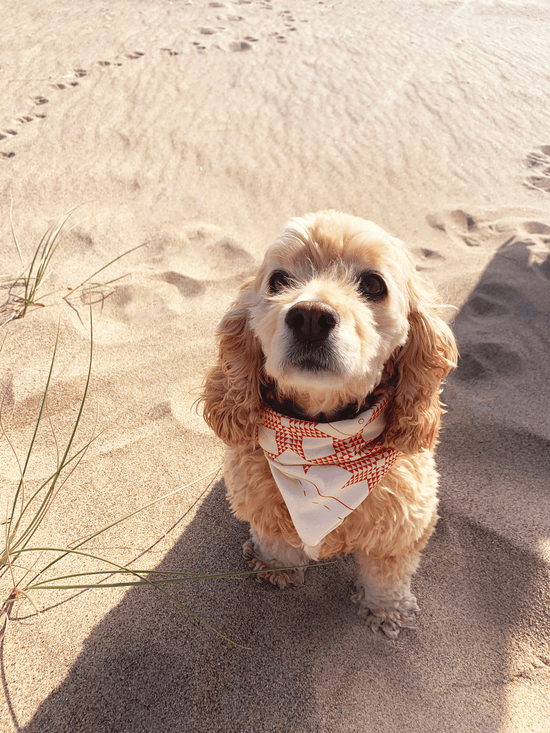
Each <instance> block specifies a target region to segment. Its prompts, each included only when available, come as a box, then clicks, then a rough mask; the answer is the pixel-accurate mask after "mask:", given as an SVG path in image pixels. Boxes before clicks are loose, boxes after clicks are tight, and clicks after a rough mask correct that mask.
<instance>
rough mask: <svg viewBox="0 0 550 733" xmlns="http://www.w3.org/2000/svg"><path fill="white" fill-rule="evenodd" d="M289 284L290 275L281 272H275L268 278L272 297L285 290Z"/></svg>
mask: <svg viewBox="0 0 550 733" xmlns="http://www.w3.org/2000/svg"><path fill="white" fill-rule="evenodd" d="M290 283H291V278H290V275H288V274H287V273H286V272H283V271H282V270H276V271H275V272H274V273H273V275H271V277H270V278H269V292H270V293H271V294H272V295H275V294H276V293H280V292H281V290H283V289H284V288H287V287H288V286H289V285H290Z"/></svg>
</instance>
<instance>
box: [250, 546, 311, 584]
mask: <svg viewBox="0 0 550 733" xmlns="http://www.w3.org/2000/svg"><path fill="white" fill-rule="evenodd" d="M243 557H244V559H245V560H247V561H248V564H249V566H250V567H251V568H252V570H262V571H265V572H260V573H258V574H257V576H256V577H257V580H258V582H261V581H262V580H268V581H269V582H270V583H273V585H276V586H277V587H279V588H286V587H287V586H289V585H301V584H302V583H303V582H304V569H303V568H296V569H293V570H279V569H277V564H278V563H277V561H276V560H273V561H272V562H266V561H265V560H264V559H263V558H262V557H261V556H260V555H259V553H258V552H257V551H256V548H255V547H254V543H253V542H252V540H247V541H246V542H245V543H244V545H243Z"/></svg>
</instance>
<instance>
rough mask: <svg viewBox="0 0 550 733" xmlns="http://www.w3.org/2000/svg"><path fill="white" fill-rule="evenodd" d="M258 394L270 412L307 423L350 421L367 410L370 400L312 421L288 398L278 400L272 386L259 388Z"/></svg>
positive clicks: (267, 385)
mask: <svg viewBox="0 0 550 733" xmlns="http://www.w3.org/2000/svg"><path fill="white" fill-rule="evenodd" d="M260 394H261V396H262V400H263V401H264V402H265V404H266V405H267V406H268V407H271V409H272V410H274V411H275V412H278V413H279V414H280V415H285V416H286V417H291V418H294V419H296V420H306V421H307V422H324V423H327V422H336V421H337V420H352V419H353V418H354V417H356V416H357V415H358V414H359V413H360V412H362V411H363V410H365V409H367V407H368V406H369V402H370V400H369V399H368V398H367V399H365V400H363V402H362V403H361V404H360V405H358V404H357V402H352V403H350V404H349V405H344V407H339V408H338V409H337V410H336V411H335V412H331V413H330V417H329V416H328V415H327V413H324V412H319V413H318V414H317V415H315V419H312V418H311V416H310V415H308V414H307V413H306V412H304V410H302V408H301V407H299V406H298V405H297V404H296V403H295V402H293V401H292V400H291V399H290V398H283V399H279V397H278V396H277V391H276V389H275V386H274V384H273V383H272V382H271V383H267V384H262V385H261V386H260Z"/></svg>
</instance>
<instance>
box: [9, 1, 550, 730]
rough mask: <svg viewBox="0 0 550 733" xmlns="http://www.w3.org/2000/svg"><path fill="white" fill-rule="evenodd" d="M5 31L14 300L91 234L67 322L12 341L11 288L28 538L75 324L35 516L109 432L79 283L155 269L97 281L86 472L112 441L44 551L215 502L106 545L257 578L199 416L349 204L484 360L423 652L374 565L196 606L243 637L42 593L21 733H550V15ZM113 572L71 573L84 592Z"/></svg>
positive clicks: (55, 286)
mask: <svg viewBox="0 0 550 733" xmlns="http://www.w3.org/2000/svg"><path fill="white" fill-rule="evenodd" d="M4 5H5V7H4V8H3V9H2V30H1V38H2V57H1V59H0V99H1V100H2V101H1V105H0V263H1V275H2V278H8V277H12V278H13V277H15V276H17V275H18V274H19V273H20V272H21V270H22V265H21V262H20V260H19V256H18V254H17V250H16V248H15V246H14V243H13V239H12V235H11V228H10V207H11V208H12V219H13V225H14V228H15V230H16V233H17V236H18V239H19V244H20V248H21V252H22V256H23V260H24V261H25V263H26V262H28V261H29V260H30V258H31V257H32V254H33V251H34V249H35V247H36V245H37V243H38V241H39V240H40V237H41V236H42V234H43V233H44V231H45V230H46V229H47V228H48V227H49V226H50V225H51V224H53V223H55V222H56V221H58V220H60V219H61V218H62V217H63V216H64V214H65V213H66V212H68V211H69V210H70V209H71V208H72V207H75V206H76V207H77V208H76V210H75V211H74V212H73V213H72V214H71V217H70V218H69V220H68V221H67V223H66V225H65V227H64V229H63V231H62V235H61V238H60V243H59V247H58V250H57V251H56V253H55V255H54V257H53V258H52V261H51V263H50V268H49V270H50V274H49V277H48V279H47V281H46V282H45V283H44V285H43V287H42V289H41V291H40V293H41V297H40V298H39V299H38V300H39V302H40V303H41V304H42V307H40V306H38V307H35V308H33V309H30V310H29V312H28V313H27V314H26V315H25V317H24V318H20V319H12V320H10V317H11V316H12V315H13V314H14V310H13V300H12V301H11V304H10V303H8V304H7V305H6V304H5V301H6V299H7V297H8V290H7V284H8V281H7V280H2V282H0V286H1V287H2V289H1V290H0V295H1V296H2V298H1V301H2V303H4V305H3V306H2V307H1V308H0V316H1V318H0V323H2V327H1V329H0V342H3V349H2V351H1V353H0V388H1V390H2V426H3V429H4V430H5V432H6V435H7V437H8V438H9V443H8V441H7V439H6V438H3V439H2V440H1V441H0V461H1V464H2V484H1V489H0V500H1V502H2V506H1V510H2V513H3V515H4V513H5V511H6V507H7V505H8V500H9V497H10V496H12V495H13V491H14V487H15V486H16V485H17V480H18V476H19V468H18V464H17V461H16V459H15V457H14V452H13V451H15V453H16V454H17V456H18V457H19V460H20V461H23V460H24V456H25V453H26V450H27V447H28V445H29V441H30V440H31V438H32V432H33V429H34V425H35V422H36V418H37V414H38V411H39V408H40V401H41V398H42V394H43V391H44V386H45V383H46V379H47V375H48V370H49V366H50V362H51V357H52V353H53V349H54V344H55V340H56V333H57V330H58V327H59V344H58V348H57V355H56V362H55V366H54V370H53V376H52V381H51V386H50V392H49V395H50V399H49V410H48V412H49V420H50V423H51V426H50V423H49V422H48V420H47V419H45V420H44V424H43V429H41V430H40V431H39V434H38V437H37V439H36V443H35V449H34V452H33V457H32V459H31V461H30V462H29V467H28V473H27V482H28V486H29V490H30V488H32V486H36V485H37V482H39V481H40V480H44V478H45V477H47V476H48V475H49V474H50V472H51V471H52V470H53V467H54V466H55V463H56V454H57V448H56V441H57V445H58V446H59V450H60V451H61V452H62V450H63V446H64V445H65V443H66V441H67V439H68V435H69V434H70V429H71V425H72V424H73V423H74V419H75V416H76V415H77V411H78V409H79V405H80V399H81V396H82V393H83V390H84V387H85V383H86V374H87V369H88V362H89V354H90V309H89V306H88V305H87V304H86V300H87V298H89V295H90V293H89V291H86V292H83V290H82V289H81V290H79V291H77V292H76V293H73V294H72V295H71V291H70V290H69V288H75V287H76V286H78V285H79V284H80V283H81V282H82V281H83V280H85V279H86V278H88V277H89V276H90V275H92V274H93V273H94V272H95V271H97V270H98V269H100V268H101V267H102V266H103V265H105V264H106V263H107V262H109V261H110V260H112V259H113V258H115V257H118V256H119V255H120V254H122V253H124V252H126V251H127V250H129V249H131V248H133V247H138V246H139V245H143V244H145V245H146V246H144V247H141V248H140V249H137V250H136V251H134V252H132V253H131V254H129V255H127V256H125V257H123V258H121V259H120V260H118V261H117V262H115V263H114V264H113V265H112V266H111V267H110V268H108V269H107V270H105V271H103V272H102V273H101V274H100V275H98V276H97V278H95V280H96V281H101V282H102V283H103V287H101V288H98V289H96V290H94V298H93V299H94V301H95V304H94V305H93V307H92V322H93V364H92V374H91V381H90V389H89V394H88V397H87V401H86V405H85V409H84V413H83V417H82V423H81V428H80V430H79V432H78V434H77V436H76V438H75V444H74V445H75V448H76V449H78V448H80V447H81V446H83V445H84V444H85V443H86V441H88V440H89V439H90V438H91V437H92V436H93V435H95V436H96V438H95V440H94V441H93V442H92V444H91V445H90V447H89V449H88V451H87V452H86V454H85V456H84V458H83V460H82V461H81V463H80V464H79V465H78V467H77V468H76V470H75V471H74V473H73V474H72V475H71V476H70V477H69V478H68V480H67V481H66V483H64V484H63V486H62V487H61V488H60V490H59V493H58V495H57V497H56V499H55V502H54V504H53V505H52V508H51V510H50V512H49V514H48V516H47V519H46V520H45V522H44V524H43V526H42V527H41V528H40V531H39V533H37V535H36V537H35V538H34V540H33V541H34V542H36V543H37V544H36V546H60V547H64V546H66V545H67V544H68V543H71V542H74V541H76V540H78V538H81V537H84V536H86V535H88V534H91V533H93V532H94V531H95V530H97V529H99V528H100V527H102V526H105V525H107V524H110V523H111V522H113V521H114V520H115V519H117V518H119V517H121V516H124V515H125V514H127V513H129V512H131V511H132V510H133V509H135V508H137V507H139V506H142V505H144V504H146V503H147V502H150V501H153V500H155V499H156V498H159V497H161V496H163V495H164V494H167V493H169V492H172V491H174V490H175V489H178V488H180V487H187V488H183V489H182V490H181V491H180V492H179V493H176V494H174V495H172V496H171V497H169V498H168V499H166V500H164V501H163V502H160V503H158V504H156V505H155V506H153V507H151V508H150V509H148V510H147V511H146V512H144V513H142V514H139V515H137V516H135V517H133V518H132V519H130V520H128V521H127V522H125V523H124V524H122V525H118V526H117V527H116V528H113V529H112V530H110V531H109V532H107V533H105V534H103V535H100V536H98V537H97V538H96V539H94V540H93V541H92V542H90V543H89V548H90V551H92V550H93V552H94V553H95V554H97V555H101V556H103V557H107V558H109V559H110V560H111V561H113V562H118V563H121V564H123V563H130V562H132V563H133V564H132V567H134V568H149V569H154V568H159V569H171V570H182V569H185V570H188V571H193V572H208V573H224V572H237V571H242V570H245V569H246V568H245V566H244V563H243V560H242V558H241V554H240V548H241V545H242V543H243V541H244V540H245V539H246V537H247V528H246V527H245V526H244V525H242V524H240V523H239V522H237V521H236V520H235V519H234V518H233V517H232V516H231V515H230V514H229V512H228V510H227V506H226V503H225V498H224V487H223V482H222V480H221V477H220V475H216V474H214V475H213V476H210V477H207V478H201V477H205V476H206V475H207V474H209V473H210V472H212V471H215V469H216V468H217V467H218V466H219V464H220V462H221V456H222V451H223V447H222V445H221V444H220V443H219V441H218V440H217V439H216V438H215V437H214V436H213V435H212V434H211V433H210V432H209V430H208V429H207V428H206V426H205V424H204V423H203V421H202V419H201V417H200V415H198V414H196V412H195V411H194V409H193V403H194V401H195V400H196V397H197V395H198V392H199V389H200V384H201V379H202V375H203V374H204V372H205V370H206V368H207V365H208V364H209V363H210V362H211V361H212V360H213V358H214V354H215V328H216V325H217V323H218V321H219V319H220V318H221V315H222V314H223V312H224V310H225V309H226V308H227V306H228V304H229V303H230V302H231V299H232V298H233V295H234V293H235V291H236V289H237V287H238V285H239V283H240V282H242V280H243V279H244V278H245V277H246V276H247V275H249V274H250V273H252V272H253V271H254V268H255V267H256V265H257V264H258V262H259V261H260V260H261V258H262V254H263V251H264V250H265V248H266V246H267V245H268V244H269V243H270V241H272V239H273V238H274V237H275V235H276V234H277V232H278V231H279V229H280V228H281V226H282V225H283V224H284V222H285V221H286V220H287V219H288V218H290V217H291V216H294V215H299V214H302V213H305V212H309V211H315V210H318V209H322V208H337V209H342V210H344V211H348V212H350V213H353V214H356V215H360V216H363V217H365V218H368V219H372V220H373V221H375V222H377V223H378V224H380V225H381V226H383V227H385V228H386V229H387V230H388V231H390V232H391V233H392V234H394V235H396V236H398V237H401V238H402V239H404V240H405V241H406V242H408V244H409V246H410V248H411V250H412V251H413V253H414V255H415V256H416V258H417V261H418V266H419V268H420V269H421V270H423V271H424V273H425V274H426V276H427V277H429V278H430V279H431V280H432V281H433V282H434V283H435V284H436V286H437V287H438V288H439V289H440V291H441V292H442V294H443V295H444V297H445V298H446V300H447V301H448V302H449V304H450V305H452V306H454V307H455V308H456V311H455V312H454V328H455V330H456V333H457V337H458V340H459V343H460V350H461V363H460V367H459V369H458V370H457V371H456V372H455V374H454V375H453V376H452V377H451V378H450V379H449V380H448V382H447V385H446V387H445V392H444V398H445V401H446V403H447V405H448V413H447V415H446V416H445V420H444V429H443V432H442V435H441V444H440V446H439V452H438V464H439V468H440V473H441V492H440V496H441V511H440V513H441V519H440V521H439V524H438V527H437V531H436V533H435V535H434V537H433V538H432V540H431V541H430V544H429V546H428V548H427V549H426V551H425V553H424V559H423V563H422V564H421V567H420V570H419V572H418V573H417V575H416V576H415V579H414V590H415V593H416V595H417V597H418V600H419V604H420V606H421V608H422V615H421V616H420V618H419V622H418V627H417V629H416V630H414V631H405V632H404V633H402V635H401V636H400V638H399V640H398V641H397V642H391V641H389V640H388V639H386V638H385V637H384V636H382V635H381V634H377V635H375V634H373V633H372V632H371V631H370V630H369V629H367V628H365V627H364V626H363V625H362V624H361V622H360V620H359V618H358V617H357V616H356V613H355V608H354V606H353V604H352V603H351V601H350V593H351V590H352V587H353V577H354V565H353V560H352V559H349V558H348V559H340V560H338V561H337V562H335V563H334V564H333V565H329V566H325V567H322V568H315V569H311V570H309V571H308V574H307V577H306V583H305V585H304V587H303V588H300V589H297V590H289V591H279V590H278V589H275V588H272V587H267V586H266V585H264V584H259V583H256V582H255V581H254V580H253V579H251V578H250V577H247V578H239V579H232V580H202V581H196V582H193V583H188V584H185V585H179V586H176V587H171V589H170V590H171V592H172V593H173V594H174V595H175V597H176V598H177V599H178V600H179V601H180V602H181V603H183V604H184V605H186V606H188V607H190V608H191V609H192V610H193V611H194V612H196V613H197V614H200V616H201V617H202V618H203V619H204V620H205V621H206V622H207V623H208V624H210V625H211V626H212V627H213V628H214V629H216V630H217V631H218V632H220V633H221V634H224V635H225V636H227V637H229V638H230V639H231V640H232V641H234V642H236V645H232V644H230V643H229V642H228V641H226V640H224V639H223V638H221V637H220V636H218V635H217V634H216V633H215V632H214V631H212V630H211V629H210V628H208V627H207V626H205V625H204V624H201V623H200V622H199V621H197V620H196V619H195V618H194V617H192V616H190V615H189V614H188V613H186V612H185V611H184V610H183V609H182V608H181V607H180V606H178V605H176V604H175V603H173V602H171V601H170V600H169V599H168V598H166V597H165V596H163V595H162V594H161V593H158V592H157V591H155V590H154V589H153V590H151V589H144V588H133V589H128V588H118V589H117V588H114V589H104V590H93V591H88V592H84V593H80V594H76V593H75V592H69V591H45V590H43V591H38V590H37V591H35V592H34V593H33V594H32V597H33V600H34V602H35V603H36V604H37V605H38V607H39V608H40V609H41V610H42V613H41V615H40V617H38V616H37V615H36V613H35V611H34V609H33V607H32V605H31V604H30V603H29V602H28V601H25V599H21V602H20V603H18V604H16V605H15V607H14V608H13V610H12V613H11V619H10V622H9V624H8V628H7V631H6V634H5V637H4V640H3V642H2V646H1V670H0V671H1V678H2V685H3V694H2V699H1V707H2V711H1V716H0V721H1V722H0V729H1V730H2V731H10V732H11V731H25V733H31V732H32V733H44V732H45V731H55V732H57V731H70V732H71V733H73V732H74V731H98V732H103V731H113V732H114V731H116V732H117V733H121V732H128V733H130V732H131V733H134V732H135V731H147V732H149V731H209V732H210V731H236V732H237V733H241V732H243V731H246V732H248V731H251V732H252V731H253V732H254V733H259V732H261V731H281V732H282V731H285V732H292V733H294V732H297V731H300V732H301V731H307V732H309V731H311V732H312V733H320V732H322V731H323V732H324V731H327V732H328V731H339V732H340V731H341V732H342V733H351V732H352V731H360V732H363V731H376V732H378V731H384V732H386V731H387V732H388V733H395V731H401V730H409V731H422V732H423V733H427V732H430V731H438V732H439V731H445V732H446V733H454V732H455V731H468V732H470V731H491V732H494V731H506V733H508V732H512V731H521V732H522V733H525V732H526V731H534V732H537V733H539V732H540V733H542V732H543V731H547V730H548V720H549V719H550V702H549V700H550V648H549V635H550V618H549V613H548V602H549V599H550V578H549V565H550V513H549V503H550V502H549V477H550V452H549V450H548V447H549V440H550V389H549V388H550V360H549V359H548V347H549V342H550V328H549V312H550V283H549V280H550V259H549V245H550V129H549V120H550V118H549V114H548V109H549V107H548V100H549V99H550V76H549V73H548V69H549V68H550V46H549V44H548V38H549V37H550V16H549V15H548V4H547V2H545V1H544V0H540V1H539V2H534V1H533V2H523V1H522V2H519V1H517V2H516V1H514V0H478V1H475V0H474V1H471V2H459V1H458V0H452V1H451V0H449V1H447V0H409V1H408V2H401V1H400V2H397V1H396V0H388V1H386V2H366V1H365V0H338V2H336V0H326V1H325V2H314V1H313V0H294V2H292V3H291V2H285V1H284V0H241V1H240V2H239V1H238V0H235V1H234V2H229V1H226V0H223V1H220V2H208V1H207V0H194V1H193V2H190V1H186V0H173V1H172V2H169V1H168V0H147V2H145V1H144V0H142V1H137V0H136V1H134V2H131V1H130V0H127V1H122V0H120V1H118V2H117V1H115V0H113V1H112V2H109V3H104V4H101V3H86V2H82V0H79V1H76V0H75V1H74V2H70V1H69V0H58V1H57V2H52V1H49V2H43V3H40V4H37V3H36V2H32V1H31V0H19V2H17V3H7V2H6V3H4ZM122 276H124V277H122ZM118 277H122V279H120V280H117V281H116V282H113V283H111V284H107V281H108V280H112V279H113V278H118ZM67 295H69V296H70V297H69V303H67V301H66V300H64V296H67ZM54 436H55V440H54ZM10 443H11V445H12V446H13V451H12V448H10ZM197 479H200V480H199V481H198V482H197V483H194V484H192V485H191V486H188V484H190V483H191V482H193V481H195V480H197ZM42 543H43V544H42ZM37 557H38V556H37V555H34V556H33V557H32V559H31V558H30V557H29V558H25V559H22V564H26V565H27V566H28V565H30V564H31V563H32V562H35V561H36V565H35V567H34V570H36V569H38V568H40V567H43V566H44V565H45V564H46V562H47V556H46V555H42V556H41V557H38V559H37ZM95 567H97V566H96V565H93V563H91V562H89V561H88V560H86V559H85V558H78V557H75V558H73V559H70V560H69V561H65V564H64V565H63V570H64V571H66V572H78V571H79V570H90V569H94V568H95ZM8 581H9V577H8V576H4V578H3V580H2V583H3V590H2V592H3V597H5V596H6V595H7V594H8V593H9V592H10V590H9V586H8Z"/></svg>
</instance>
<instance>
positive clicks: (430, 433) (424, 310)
mask: <svg viewBox="0 0 550 733" xmlns="http://www.w3.org/2000/svg"><path fill="white" fill-rule="evenodd" d="M408 292H409V305H410V313H409V335H408V338H407V341H406V343H405V345H404V346H403V347H401V348H400V349H399V350H398V351H397V352H396V353H395V354H394V356H393V357H392V359H391V360H390V362H389V363H388V364H387V365H386V372H387V375H388V376H389V377H390V378H393V379H392V381H393V382H394V383H395V385H396V387H395V392H394V394H393V397H392V400H391V402H390V404H389V405H388V408H387V410H386V430H385V442H386V444H388V445H391V446H393V447H394V448H397V449H398V450H400V451H402V452H403V453H415V452H416V451H419V450H421V449H422V448H433V447H434V445H435V444H436V441H437V434H438V431H439V421H440V418H441V414H442V412H443V410H442V406H441V402H440V400H439V395H440V393H441V389H440V384H441V380H442V379H443V378H444V377H446V376H447V374H448V373H449V372H450V371H451V369H453V368H454V367H455V366H456V362H457V358H458V351H457V347H456V341H455V338H454V336H453V333H452V331H451V329H450V328H449V326H448V325H447V324H446V323H445V321H444V320H443V319H442V318H441V316H440V315H439V312H440V311H441V309H442V305H441V300H440V298H439V296H438V295H437V293H436V292H435V291H434V290H433V289H432V288H431V287H430V286H428V285H427V283H425V282H424V281H423V280H421V278H420V277H419V276H418V275H417V274H416V273H413V274H412V278H411V281H410V283H409V289H408Z"/></svg>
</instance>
